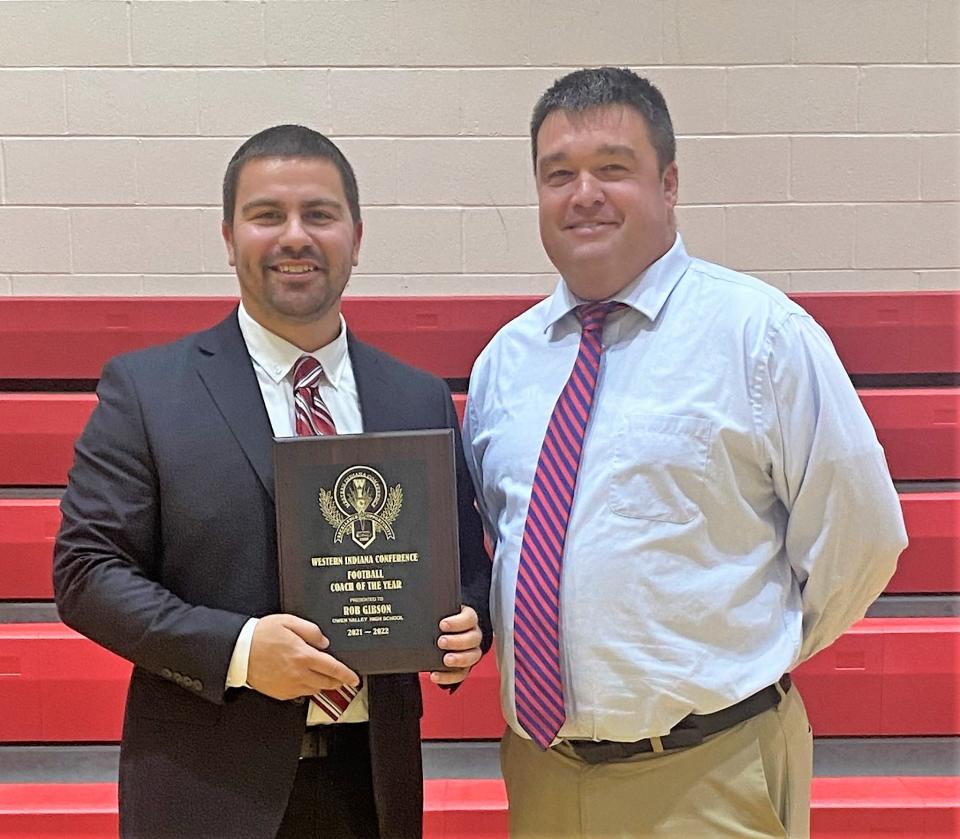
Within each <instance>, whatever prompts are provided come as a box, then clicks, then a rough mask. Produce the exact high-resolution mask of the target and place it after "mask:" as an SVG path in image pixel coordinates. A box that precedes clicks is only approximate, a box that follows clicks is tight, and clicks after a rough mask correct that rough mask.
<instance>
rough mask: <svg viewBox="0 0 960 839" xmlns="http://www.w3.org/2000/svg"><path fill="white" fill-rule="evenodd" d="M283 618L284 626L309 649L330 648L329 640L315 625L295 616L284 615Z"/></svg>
mask: <svg viewBox="0 0 960 839" xmlns="http://www.w3.org/2000/svg"><path fill="white" fill-rule="evenodd" d="M283 617H284V618H285V620H284V626H286V627H287V629H289V630H290V631H291V632H293V633H295V634H296V635H298V636H299V637H300V638H302V639H303V640H304V641H306V642H307V643H308V644H309V645H310V646H311V647H316V648H317V649H318V650H325V649H326V648H327V647H329V646H330V641H329V639H328V638H327V636H326V635H324V634H323V631H322V630H321V629H320V627H319V626H317V625H316V624H315V623H312V622H311V621H306V620H304V619H303V618H298V617H297V616H296V615H284V616H283Z"/></svg>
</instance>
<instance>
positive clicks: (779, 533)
mask: <svg viewBox="0 0 960 839" xmlns="http://www.w3.org/2000/svg"><path fill="white" fill-rule="evenodd" d="M615 299H617V300H620V301H622V302H624V303H626V304H627V305H628V307H629V308H627V309H625V310H623V311H621V312H619V313H616V314H614V315H612V316H611V317H610V318H609V320H608V322H607V325H606V326H605V329H604V336H603V337H604V346H605V351H604V357H603V362H602V367H601V371H600V378H599V382H598V385H597V394H596V397H595V401H594V405H593V412H592V415H591V419H590V424H589V427H588V429H587V434H586V439H585V442H584V448H583V455H582V460H581V464H580V473H579V478H578V483H577V490H576V496H575V499H574V504H573V509H572V511H571V515H570V521H569V526H568V530H567V541H566V548H565V553H564V558H563V572H562V579H561V592H560V602H561V607H560V608H561V612H560V621H561V629H560V631H561V640H560V654H561V671H562V676H563V682H564V693H565V700H566V710H567V720H566V723H565V724H564V726H563V728H562V729H561V731H560V734H559V737H560V738H585V739H602V740H621V741H632V740H637V739H640V738H644V737H651V736H662V735H664V734H666V733H667V732H668V731H669V730H670V728H671V727H672V726H673V725H674V724H676V723H677V722H678V721H679V720H680V719H682V718H683V717H684V716H686V715H687V714H688V713H691V712H693V713H698V714H706V713H710V712H712V711H716V710H719V709H721V708H725V707H727V706H729V705H731V704H733V703H735V702H737V701H739V700H741V699H743V698H745V697H747V696H749V695H750V694H752V693H754V692H755V691H757V690H759V689H761V688H763V687H765V686H767V685H770V684H772V683H773V682H775V681H776V680H777V679H778V678H779V677H780V676H781V675H782V674H783V673H784V672H786V671H788V670H790V669H791V668H792V667H793V666H795V665H796V664H797V663H798V662H800V661H802V660H803V659H805V658H807V657H809V656H810V655H812V654H813V653H815V652H817V651H818V650H820V649H822V648H823V647H825V646H827V645H828V644H829V643H831V641H833V640H834V639H835V638H836V637H837V636H838V635H840V633H842V632H843V631H844V630H845V629H846V628H847V627H848V626H849V625H850V624H851V623H853V622H854V621H856V620H858V619H859V618H861V617H862V616H863V614H864V612H865V611H866V609H867V606H868V605H869V604H870V603H871V602H872V601H873V600H874V598H875V597H876V596H877V595H878V594H879V593H880V592H881V591H882V590H883V587H884V585H885V584H886V582H887V580H888V579H889V578H890V576H891V575H892V573H893V571H894V570H895V567H896V559H897V556H898V555H899V553H900V552H901V551H902V549H903V548H904V547H905V545H906V533H905V530H904V526H903V518H902V515H901V511H900V505H899V501H898V498H897V494H896V491H895V490H894V487H893V484H892V482H891V479H890V474H889V471H888V469H887V465H886V462H885V459H884V455H883V450H882V449H881V447H880V445H879V443H878V442H877V438H876V434H875V432H874V430H873V427H872V426H871V424H870V421H869V419H868V418H867V416H866V413H865V412H864V410H863V407H862V406H861V404H860V401H859V399H858V398H857V394H856V392H855V390H854V389H853V387H852V385H851V383H850V380H849V378H848V376H847V374H846V372H845V371H844V369H843V367H842V365H841V363H840V361H839V359H838V358H837V355H836V353H835V351H834V349H833V346H832V345H831V343H830V340H829V339H828V337H827V335H826V334H825V333H824V331H823V330H822V329H821V328H820V327H819V326H818V325H817V324H816V323H815V322H814V321H813V319H812V318H811V317H810V316H809V315H807V314H806V313H805V312H804V311H803V310H802V309H801V308H800V307H799V306H797V305H796V304H795V303H793V302H791V301H790V300H789V299H788V298H787V297H786V296H785V295H783V294H781V293H780V292H779V291H777V290H775V289H773V288H771V287H770V286H768V285H766V284H765V283H763V282H761V281H760V280H757V279H754V278H752V277H748V276H745V275H743V274H739V273H736V272H734V271H730V270H728V269H725V268H722V267H720V266H717V265H712V264H709V263H706V262H703V261H701V260H698V259H691V258H690V257H689V256H688V255H687V252H686V250H685V249H684V247H683V242H682V241H681V239H680V237H679V236H678V237H677V239H676V241H675V243H674V245H673V247H672V248H671V249H670V250H669V251H668V252H667V253H666V254H665V255H664V256H663V257H661V258H660V259H659V260H658V261H656V262H655V263H653V265H651V266H650V267H649V268H648V269H647V270H646V271H645V272H644V273H643V274H642V275H641V276H640V277H638V278H637V279H636V280H635V281H634V282H632V283H631V284H630V285H628V286H627V287H626V288H625V289H624V290H623V291H622V292H621V293H620V294H618V295H616V298H615ZM580 302H581V301H579V300H577V299H576V298H575V297H574V296H573V295H572V294H571V292H570V291H569V289H568V288H567V287H566V285H565V284H564V283H563V282H562V281H561V282H560V284H559V285H558V287H557V289H556V291H555V292H554V293H553V295H552V296H551V297H549V298H547V299H546V300H544V301H542V302H541V303H538V304H537V305H536V306H534V307H533V308H532V309H530V310H529V311H527V312H525V313H524V314H522V315H520V316H519V317H518V318H517V319H516V320H514V321H512V322H511V323H509V324H507V325H506V326H505V327H504V328H503V329H502V330H501V331H500V332H499V333H498V334H497V335H496V336H495V337H494V339H493V340H492V341H491V343H490V344H489V345H488V346H487V348H486V349H485V350H484V351H483V352H482V353H481V355H480V357H479V358H478V359H477V362H476V365H475V366H474V369H473V373H472V376H471V379H470V393H469V398H468V402H467V413H466V417H465V423H464V447H465V450H466V456H467V462H468V464H469V467H470V470H471V473H472V475H473V479H474V482H475V484H476V487H477V495H478V500H479V504H480V507H481V512H482V514H483V516H484V520H485V523H486V526H487V528H488V531H489V533H490V535H491V537H492V538H493V540H494V542H495V544H496V555H495V559H494V570H493V590H492V594H491V605H492V610H493V619H494V626H495V628H496V630H497V636H496V637H497V652H498V656H499V661H500V673H501V698H502V703H503V710H504V715H505V717H506V719H507V721H508V723H509V724H510V725H511V727H512V728H513V729H514V730H515V731H516V732H517V733H518V734H520V735H521V736H526V735H525V734H524V732H523V731H522V730H521V729H520V728H519V726H518V724H517V721H516V712H515V710H514V699H513V667H514V664H513V637H512V629H513V606H514V590H515V587H516V578H517V563H518V559H519V554H520V546H521V542H522V538H523V528H524V522H525V519H526V514H527V505H528V503H529V500H530V488H531V484H532V482H533V475H534V471H535V468H536V463H537V458H538V456H539V451H540V445H541V443H542V441H543V435H544V432H545V430H546V427H547V421H548V419H549V417H550V414H551V412H552V410H553V406H554V404H555V402H556V400H557V397H558V395H559V394H560V391H561V390H562V388H563V386H564V383H565V381H566V379H567V376H568V375H569V373H570V370H571V368H572V366H573V363H574V359H575V358H576V354H577V348H578V344H579V339H580V330H579V324H578V322H577V319H576V316H575V315H574V314H573V313H572V311H571V310H572V309H573V307H574V306H576V305H578V303H580Z"/></svg>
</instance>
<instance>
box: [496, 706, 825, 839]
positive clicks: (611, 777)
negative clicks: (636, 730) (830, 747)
mask: <svg viewBox="0 0 960 839" xmlns="http://www.w3.org/2000/svg"><path fill="white" fill-rule="evenodd" d="M500 762H501V768H502V770H503V777H504V780H505V781H506V786H507V797H508V800H509V805H510V836H511V837H512V839H527V837H540V838H541V839H544V838H545V837H549V839H561V837H579V838H580V839H608V837H618V839H627V837H671V839H692V838H693V837H711V839H713V837H717V839H719V837H731V838H732V837H736V839H747V837H757V839H759V837H764V839H766V837H791V839H792V838H793V837H800V839H806V837H808V836H809V835H810V813H809V809H810V778H811V775H812V772H813V738H812V736H811V733H810V726H809V724H808V722H807V712H806V710H805V709H804V707H803V701H802V700H801V699H800V695H799V693H797V689H796V688H795V687H794V688H793V689H791V690H790V691H789V693H787V695H786V696H785V697H784V699H783V701H782V702H781V703H780V705H779V707H777V708H771V709H770V710H769V711H765V712H764V713H762V714H759V715H758V716H756V717H753V718H752V719H749V720H747V721H746V722H742V723H740V724H739V725H737V726H734V727H733V728H730V729H727V730H726V731H721V732H719V733H718V734H714V735H712V736H711V737H708V738H707V739H706V740H704V742H703V743H701V744H700V745H699V746H694V747H692V748H689V749H677V750H672V751H668V752H663V753H660V754H654V753H647V754H640V755H635V756H634V757H632V758H629V759H627V760H625V761H623V762H617V763H603V764H596V765H590V764H588V763H585V762H583V761H582V760H580V759H579V758H578V757H577V756H576V755H575V754H574V752H573V750H572V749H571V748H570V747H569V746H568V745H566V744H561V745H559V746H557V747H556V748H553V749H549V750H548V751H546V752H541V751H540V749H538V748H537V746H536V745H535V744H533V743H532V742H531V741H529V740H526V739H524V738H522V737H518V736H517V735H516V734H514V733H513V731H512V730H510V729H507V732H506V734H504V736H503V741H502V743H501V747H500Z"/></svg>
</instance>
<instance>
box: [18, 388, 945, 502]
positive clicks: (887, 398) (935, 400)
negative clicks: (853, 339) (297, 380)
mask: <svg viewBox="0 0 960 839" xmlns="http://www.w3.org/2000/svg"><path fill="white" fill-rule="evenodd" d="M859 393H860V398H861V400H862V401H863V404H864V407H865V408H866V409H867V413H868V414H869V415H870V419H871V420H872V421H873V424H874V427H875V428H876V429H877V436H878V437H879V439H880V442H881V444H882V445H883V447H884V450H885V451H886V453H887V459H888V461H889V463H890V467H891V470H892V471H893V472H894V474H895V475H896V476H897V477H898V478H900V479H901V480H930V479H951V480H957V479H960V391H958V390H957V389H955V388H907V389H903V390H893V389H861V390H860V391H859ZM465 399H466V397H465V396H464V395H463V394H462V393H460V394H455V395H454V404H455V405H456V407H457V411H458V413H459V414H460V416H461V418H462V416H463V406H464V404H465ZM95 405H96V396H95V395H94V394H92V393H0V485H2V486H26V485H29V486H63V485H64V484H65V483H66V477H67V470H68V469H69V468H70V464H71V463H72V462H73V443H74V440H76V438H77V435H78V434H79V433H80V431H81V430H82V429H83V426H84V425H85V424H86V421H87V418H88V417H89V416H90V413H91V412H92V411H93V408H94V406H95Z"/></svg>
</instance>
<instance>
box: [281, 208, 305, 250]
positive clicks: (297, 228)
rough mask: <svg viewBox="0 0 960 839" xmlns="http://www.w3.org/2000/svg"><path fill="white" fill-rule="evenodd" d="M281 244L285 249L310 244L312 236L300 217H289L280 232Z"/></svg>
mask: <svg viewBox="0 0 960 839" xmlns="http://www.w3.org/2000/svg"><path fill="white" fill-rule="evenodd" d="M280 244H281V245H283V246H285V247H290V248H299V247H303V246H304V245H308V244H310V236H309V235H308V234H307V231H306V228H305V227H304V225H303V220H302V219H301V218H300V216H298V215H293V214H291V215H289V216H287V220H286V222H285V223H284V225H283V229H282V230H281V231H280Z"/></svg>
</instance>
